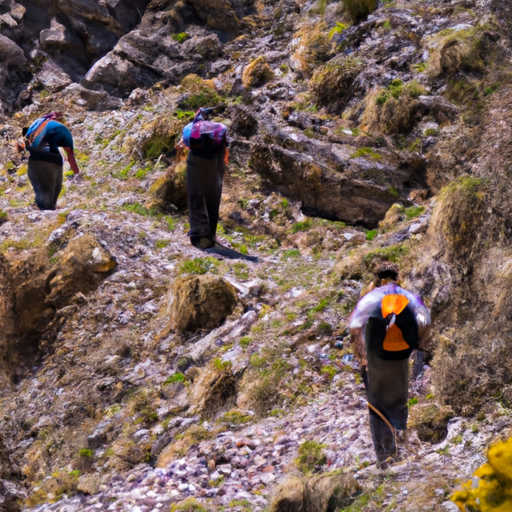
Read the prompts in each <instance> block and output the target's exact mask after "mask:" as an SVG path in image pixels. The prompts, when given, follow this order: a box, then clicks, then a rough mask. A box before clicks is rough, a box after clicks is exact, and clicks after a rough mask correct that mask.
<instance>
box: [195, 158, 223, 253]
mask: <svg viewBox="0 0 512 512" xmlns="http://www.w3.org/2000/svg"><path fill="white" fill-rule="evenodd" d="M208 156H209V155H208ZM224 170H225V164H224V149H222V150H217V151H216V152H215V153H214V154H213V155H212V157H210V158H205V157H203V156H198V155H196V154H193V153H192V151H190V152H189V155H188V158H187V199H188V218H189V223H190V231H189V233H188V234H189V236H190V241H191V243H192V245H194V246H195V247H198V246H200V247H201V249H206V248H207V247H208V246H209V247H213V245H214V240H215V234H216V232H217V223H218V221H219V208H220V199H221V195H222V182H223V179H224ZM205 244H206V245H205ZM203 245H204V246H203Z"/></svg>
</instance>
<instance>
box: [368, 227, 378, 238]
mask: <svg viewBox="0 0 512 512" xmlns="http://www.w3.org/2000/svg"><path fill="white" fill-rule="evenodd" d="M378 233H379V230H378V229H372V230H370V231H367V232H366V240H373V239H374V238H375V237H376V236H377V234H378Z"/></svg>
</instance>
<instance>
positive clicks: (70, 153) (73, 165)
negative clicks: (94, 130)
mask: <svg viewBox="0 0 512 512" xmlns="http://www.w3.org/2000/svg"><path fill="white" fill-rule="evenodd" d="M63 149H64V151H65V152H66V154H67V155H68V162H69V165H70V166H71V170H72V171H73V173H74V174H79V173H80V169H79V168H78V164H77V163H76V160H75V154H74V153H73V150H72V149H71V148H63Z"/></svg>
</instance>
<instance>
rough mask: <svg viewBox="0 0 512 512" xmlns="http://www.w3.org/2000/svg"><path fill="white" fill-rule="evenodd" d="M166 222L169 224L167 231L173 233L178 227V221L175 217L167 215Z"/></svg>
mask: <svg viewBox="0 0 512 512" xmlns="http://www.w3.org/2000/svg"><path fill="white" fill-rule="evenodd" d="M164 221H165V223H166V224H167V229H168V230H169V231H173V230H174V228H175V227H176V224H178V221H177V219H175V218H174V217H170V216H169V215H166V216H165V217H164Z"/></svg>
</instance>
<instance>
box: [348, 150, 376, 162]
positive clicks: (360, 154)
mask: <svg viewBox="0 0 512 512" xmlns="http://www.w3.org/2000/svg"><path fill="white" fill-rule="evenodd" d="M350 158H370V159H371V160H380V159H381V158H382V155H379V153H376V152H375V151H374V150H373V149H372V148H368V147H362V148H359V149H358V150H357V151H356V152H355V153H353V154H352V155H350Z"/></svg>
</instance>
